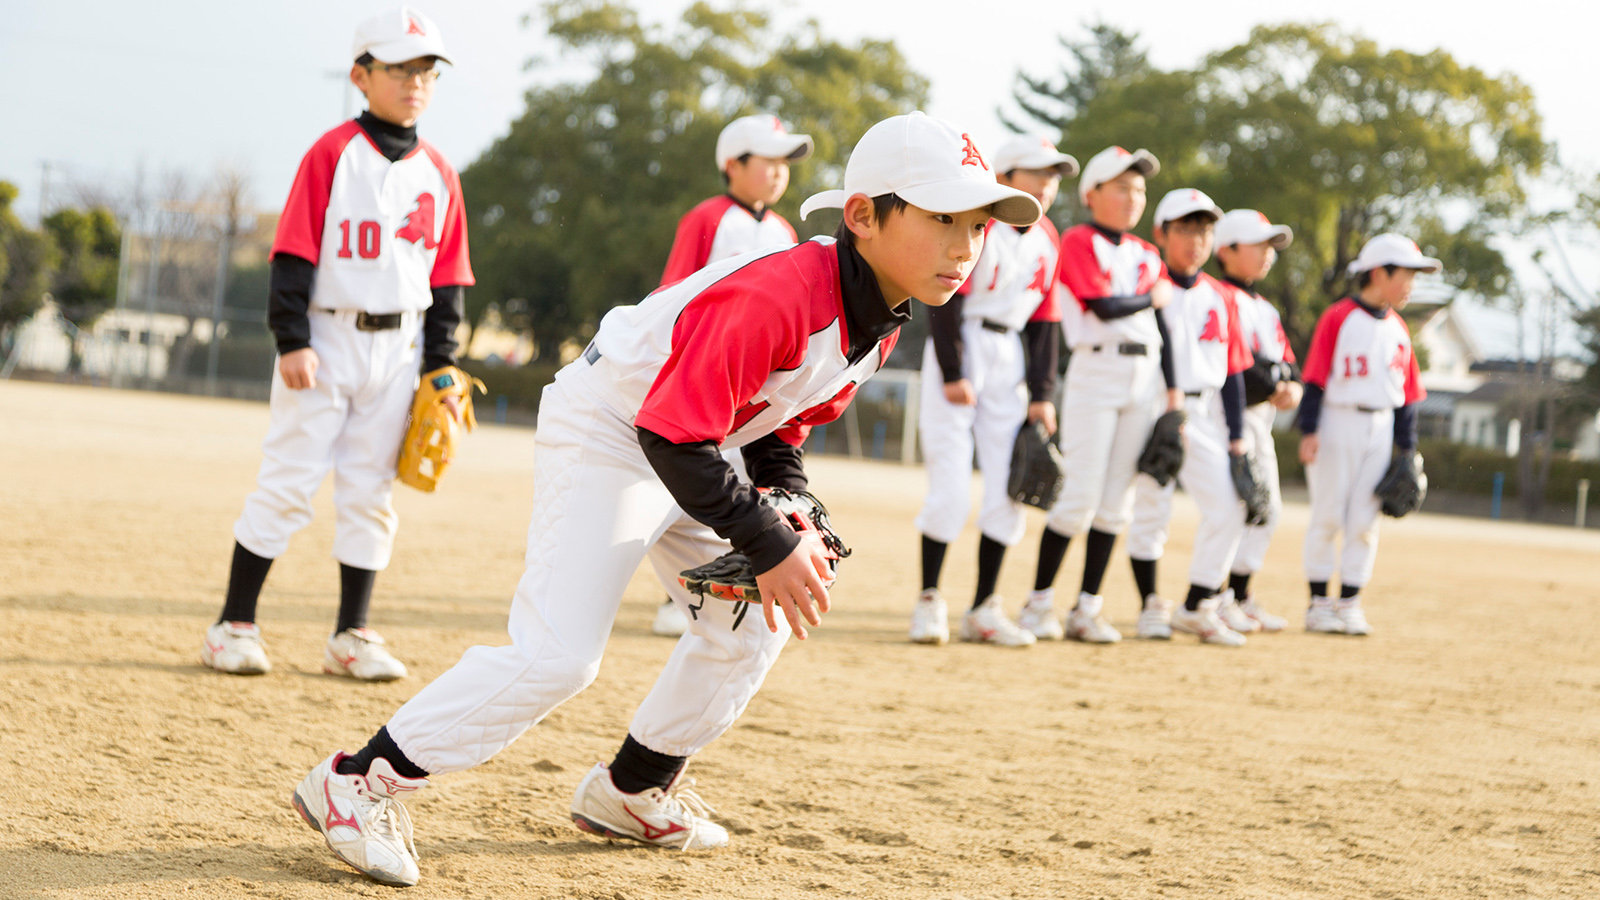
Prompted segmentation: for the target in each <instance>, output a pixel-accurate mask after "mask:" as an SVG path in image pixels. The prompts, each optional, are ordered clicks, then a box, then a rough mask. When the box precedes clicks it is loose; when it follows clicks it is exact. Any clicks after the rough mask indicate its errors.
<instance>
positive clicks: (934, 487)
mask: <svg viewBox="0 0 1600 900" xmlns="http://www.w3.org/2000/svg"><path fill="white" fill-rule="evenodd" d="M976 414H977V409H976V407H972V406H957V405H955V404H954V403H951V402H950V401H949V400H946V399H945V398H944V375H943V374H942V373H941V371H940V369H939V363H938V360H936V359H935V358H934V352H933V340H932V339H931V338H930V339H929V340H928V345H927V347H925V348H924V350H923V354H922V405H921V406H920V407H919V411H918V415H917V430H918V433H919V437H920V439H921V441H922V459H923V464H924V465H925V466H926V468H927V470H928V495H927V497H926V498H925V499H924V500H923V501H922V511H921V512H920V513H918V514H917V519H916V526H917V530H918V531H919V532H921V533H923V534H925V535H927V536H928V537H931V538H933V539H934V540H936V541H941V542H943V543H946V544H948V543H951V542H953V541H954V540H955V539H956V538H958V537H960V536H961V529H962V527H963V526H965V525H966V523H967V515H968V513H970V512H971V511H972V451H973V445H972V423H973V419H974V418H975V416H976Z"/></svg>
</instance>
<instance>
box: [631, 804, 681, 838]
mask: <svg viewBox="0 0 1600 900" xmlns="http://www.w3.org/2000/svg"><path fill="white" fill-rule="evenodd" d="M622 811H623V812H625V813H627V814H628V815H629V816H632V817H633V820H634V821H635V822H638V823H639V826H640V827H642V828H643V829H644V839H645V840H647V841H659V840H661V839H662V838H664V837H666V836H667V835H669V834H677V833H678V832H680V831H687V830H688V829H687V828H684V827H683V826H682V825H681V824H679V823H677V822H672V823H670V824H668V825H667V827H665V828H657V827H655V826H654V825H651V824H650V823H649V822H646V821H645V820H643V819H641V818H639V817H638V816H636V815H634V813H633V810H631V809H629V808H628V804H626V803H624V804H622Z"/></svg>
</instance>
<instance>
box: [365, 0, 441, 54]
mask: <svg viewBox="0 0 1600 900" xmlns="http://www.w3.org/2000/svg"><path fill="white" fill-rule="evenodd" d="M363 53H370V54H372V58H373V59H375V60H377V61H378V62H382V63H401V62H405V61H406V60H408V59H417V58H418V57H422V56H437V57H439V58H440V59H442V60H444V61H445V62H449V61H450V56H449V54H447V53H446V52H445V49H444V38H443V37H441V36H440V34H439V26H437V25H435V24H433V20H432V19H430V18H428V17H427V16H425V15H423V14H422V13H420V12H417V11H416V10H415V9H412V8H411V7H409V6H402V7H400V8H399V9H391V10H389V11H388V12H386V13H382V14H380V15H376V16H373V17H372V18H370V19H368V20H366V21H365V22H362V23H361V24H360V25H357V26H356V39H355V44H354V46H353V47H352V48H351V53H350V58H351V59H360V58H361V54H363Z"/></svg>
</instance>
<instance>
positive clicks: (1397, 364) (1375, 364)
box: [1305, 297, 1428, 409]
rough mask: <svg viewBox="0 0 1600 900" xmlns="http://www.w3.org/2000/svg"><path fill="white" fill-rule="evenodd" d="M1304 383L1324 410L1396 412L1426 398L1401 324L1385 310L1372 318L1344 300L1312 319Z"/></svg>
mask: <svg viewBox="0 0 1600 900" xmlns="http://www.w3.org/2000/svg"><path fill="white" fill-rule="evenodd" d="M1305 379H1306V383H1307V384H1314V385H1317V386H1318V387H1320V388H1322V389H1323V399H1322V402H1323V404H1324V405H1328V406H1354V407H1360V408H1364V409H1398V408H1399V407H1402V406H1405V405H1407V404H1410V403H1416V402H1417V401H1419V400H1421V399H1422V398H1424V397H1426V396H1427V395H1428V393H1427V391H1425V390H1423V389H1422V376H1421V373H1420V372H1419V371H1418V368H1417V357H1416V354H1415V353H1413V352H1412V351H1411V329H1410V328H1408V327H1407V326H1406V322H1405V320H1404V319H1402V318H1400V316H1398V315H1396V314H1395V313H1394V312H1392V311H1390V310H1383V311H1382V314H1381V315H1373V314H1372V313H1371V312H1368V311H1367V309H1366V308H1365V307H1363V306H1362V305H1361V304H1359V303H1357V302H1356V301H1354V300H1352V299H1350V298H1349V297H1346V298H1345V299H1343V300H1340V301H1339V302H1337V303H1335V304H1333V305H1332V306H1330V307H1328V308H1327V309H1326V310H1324V311H1323V313H1322V318H1320V319H1318V320H1317V330H1316V332H1315V333H1313V334H1312V336H1311V350H1310V351H1309V352H1308V353H1307V354H1306V366H1305Z"/></svg>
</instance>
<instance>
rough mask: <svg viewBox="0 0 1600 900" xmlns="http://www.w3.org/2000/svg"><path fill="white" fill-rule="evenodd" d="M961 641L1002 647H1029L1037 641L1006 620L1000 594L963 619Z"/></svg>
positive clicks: (1029, 632)
mask: <svg viewBox="0 0 1600 900" xmlns="http://www.w3.org/2000/svg"><path fill="white" fill-rule="evenodd" d="M961 639H962V640H963V641H972V642H973V643H977V644H997V645H999V646H1001V647H1028V646H1032V644H1033V642H1034V641H1035V640H1037V638H1035V637H1034V636H1033V632H1031V631H1024V630H1022V629H1021V628H1018V627H1017V625H1016V623H1015V622H1012V621H1011V620H1010V619H1008V618H1006V611H1005V608H1004V607H1003V606H1001V603H1000V595H999V594H990V595H989V596H988V597H985V598H984V601H983V602H982V603H980V604H978V605H977V606H975V607H973V608H972V609H970V610H968V611H967V614H966V615H965V616H963V617H962V618H961Z"/></svg>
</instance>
